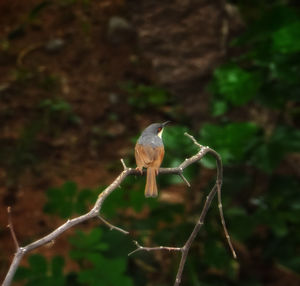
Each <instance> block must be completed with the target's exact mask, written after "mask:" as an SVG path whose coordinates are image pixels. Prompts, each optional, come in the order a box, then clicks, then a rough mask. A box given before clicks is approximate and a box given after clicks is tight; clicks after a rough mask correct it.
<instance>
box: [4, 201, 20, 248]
mask: <svg viewBox="0 0 300 286" xmlns="http://www.w3.org/2000/svg"><path fill="white" fill-rule="evenodd" d="M7 215H8V225H7V226H8V228H9V230H10V233H11V236H12V239H13V241H14V244H15V247H16V250H17V251H18V249H19V248H20V247H19V242H18V239H17V236H16V233H15V229H14V225H13V222H12V217H11V207H7Z"/></svg>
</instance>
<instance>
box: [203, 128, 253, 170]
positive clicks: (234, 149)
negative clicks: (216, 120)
mask: <svg viewBox="0 0 300 286" xmlns="http://www.w3.org/2000/svg"><path fill="white" fill-rule="evenodd" d="M258 130H259V129H258V127H257V126H256V125H255V124H253V123H250V122H243V123H229V124H225V125H223V126H218V125H213V124H205V125H204V126H203V127H202V129H201V130H200V140H199V142H200V143H201V144H202V145H205V146H206V145H207V146H209V147H211V148H213V149H214V150H216V151H217V152H218V153H219V154H220V155H221V157H222V161H223V163H224V164H225V165H226V164H231V163H238V162H241V161H243V160H244V159H245V158H246V157H245V156H246V154H247V153H248V152H249V151H250V150H251V149H252V148H253V145H254V144H255V143H256V141H257V133H258ZM211 158H212V157H211ZM208 160H209V161H208ZM201 163H203V164H205V166H207V167H211V166H213V164H214V163H213V161H212V159H209V157H206V159H204V160H201Z"/></svg>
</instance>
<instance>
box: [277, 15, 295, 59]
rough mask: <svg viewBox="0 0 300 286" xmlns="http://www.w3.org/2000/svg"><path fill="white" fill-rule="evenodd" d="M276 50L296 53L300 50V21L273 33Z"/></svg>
mask: <svg viewBox="0 0 300 286" xmlns="http://www.w3.org/2000/svg"><path fill="white" fill-rule="evenodd" d="M272 40H273V49H274V51H275V52H281V53H285V54H286V53H294V52H298V51H300V21H298V22H294V23H291V24H289V25H286V26H283V27H282V28H280V29H279V30H277V31H276V32H275V33H273V35H272Z"/></svg>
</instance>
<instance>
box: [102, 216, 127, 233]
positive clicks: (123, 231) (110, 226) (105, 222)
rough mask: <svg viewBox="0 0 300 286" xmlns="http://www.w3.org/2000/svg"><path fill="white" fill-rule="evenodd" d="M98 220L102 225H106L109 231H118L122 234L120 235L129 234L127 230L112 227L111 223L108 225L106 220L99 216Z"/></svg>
mask: <svg viewBox="0 0 300 286" xmlns="http://www.w3.org/2000/svg"><path fill="white" fill-rule="evenodd" d="M98 218H99V219H100V220H101V221H102V222H104V224H106V225H107V226H108V227H109V228H110V230H113V229H114V230H117V231H120V232H122V233H124V234H129V232H128V231H127V230H124V229H122V228H120V227H117V226H114V225H112V224H111V223H109V222H108V221H107V220H106V219H104V218H103V217H102V216H101V215H98Z"/></svg>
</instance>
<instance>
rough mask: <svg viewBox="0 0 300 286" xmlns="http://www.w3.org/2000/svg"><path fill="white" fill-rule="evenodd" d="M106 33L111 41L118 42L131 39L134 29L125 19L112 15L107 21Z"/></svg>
mask: <svg viewBox="0 0 300 286" xmlns="http://www.w3.org/2000/svg"><path fill="white" fill-rule="evenodd" d="M107 35H108V39H109V41H110V42H111V43H113V44H118V43H122V42H126V41H129V40H131V39H133V38H134V37H135V31H134V29H133V27H132V25H131V24H130V23H129V22H128V21H127V20H126V19H124V18H122V17H119V16H113V17H111V18H110V19H109V21H108V30H107Z"/></svg>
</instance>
